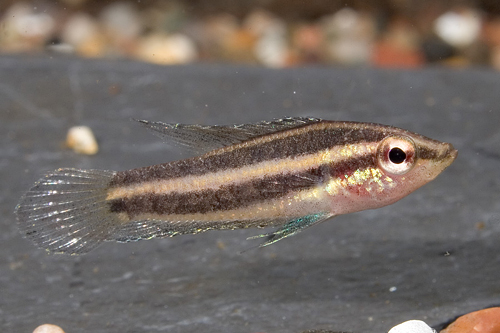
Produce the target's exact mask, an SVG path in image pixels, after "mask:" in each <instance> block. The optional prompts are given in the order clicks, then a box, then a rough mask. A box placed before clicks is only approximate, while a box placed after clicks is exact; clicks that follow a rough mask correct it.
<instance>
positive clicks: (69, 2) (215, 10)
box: [0, 0, 500, 69]
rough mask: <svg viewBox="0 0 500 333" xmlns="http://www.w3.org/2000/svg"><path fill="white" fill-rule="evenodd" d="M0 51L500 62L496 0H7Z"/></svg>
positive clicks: (201, 58) (377, 63) (291, 61)
mask: <svg viewBox="0 0 500 333" xmlns="http://www.w3.org/2000/svg"><path fill="white" fill-rule="evenodd" d="M0 52H1V53H4V54H5V53H42V52H55V53H69V54H77V55H79V56H82V57H90V58H127V59H137V60H141V61H145V62H151V63H156V64H185V63H193V62H216V63H226V62H230V63H240V64H252V65H258V66H266V67H274V68H280V67H290V66H303V65H310V64H318V65H337V66H338V65H340V66H359V65H362V66H374V67H399V68H415V67H421V66H425V65H429V64H432V65H435V64H439V65H446V66H455V67H464V66H487V67H491V68H494V69H500V3H499V2H498V1H497V0H476V1H473V0H469V1H467V0H460V1H459V0H455V1H446V0H377V1H362V0H346V1H337V0H328V1H325V0H307V1H304V0H254V1H250V0H237V1H236V0H234V1H228V0H210V1H202V0H184V1H180V0H178V1H160V0H116V1H112V0H108V1H102V0H60V1H47V0H46V1H43V0H32V1H29V0H24V1H15V0H4V1H1V4H0Z"/></svg>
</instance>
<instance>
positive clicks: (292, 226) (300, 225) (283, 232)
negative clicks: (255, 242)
mask: <svg viewBox="0 0 500 333" xmlns="http://www.w3.org/2000/svg"><path fill="white" fill-rule="evenodd" d="M333 216H334V215H333V214H329V213H323V214H313V215H306V216H303V217H300V218H297V219H294V220H291V221H289V222H287V223H286V224H285V225H283V226H282V227H281V228H279V229H278V230H276V231H274V232H271V233H267V234H262V235H257V236H253V237H249V238H247V239H257V238H264V237H267V240H266V241H265V242H264V243H262V244H260V245H259V247H264V246H268V245H271V244H274V243H276V242H277V241H279V240H282V239H283V238H286V237H290V236H293V235H295V234H297V233H299V232H301V231H302V230H304V229H306V228H309V227H310V226H312V225H315V224H318V223H320V222H323V221H325V220H327V219H329V218H331V217H333Z"/></svg>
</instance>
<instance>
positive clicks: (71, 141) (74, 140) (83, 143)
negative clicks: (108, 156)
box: [66, 126, 99, 155]
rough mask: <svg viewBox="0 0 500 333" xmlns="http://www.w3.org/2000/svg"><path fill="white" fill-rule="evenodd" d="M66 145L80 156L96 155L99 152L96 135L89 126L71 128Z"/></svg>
mask: <svg viewBox="0 0 500 333" xmlns="http://www.w3.org/2000/svg"><path fill="white" fill-rule="evenodd" d="M66 145H67V146H68V147H69V148H71V149H73V150H74V151H75V152H76V153H78V154H85V155H94V154H96V153H97V152H98V151H99V146H98V145H97V141H96V139H95V137H94V133H92V130H91V129H90V128H89V127H87V126H74V127H71V128H70V129H69V131H68V135H67V137H66Z"/></svg>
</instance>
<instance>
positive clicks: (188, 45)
mask: <svg viewBox="0 0 500 333" xmlns="http://www.w3.org/2000/svg"><path fill="white" fill-rule="evenodd" d="M136 56H137V57H138V58H139V59H141V60H144V61H147V62H151V63H155V64H160V65H173V64H186V63H189V62H193V61H195V60H196V58H197V57H198V53H197V50H196V46H195V45H194V43H193V42H192V41H191V39H189V38H188V37H187V36H185V35H183V34H180V33H176V34H172V35H167V34H163V33H156V34H152V35H149V36H147V37H145V38H144V39H143V40H141V42H140V45H139V48H138V49H137V51H136Z"/></svg>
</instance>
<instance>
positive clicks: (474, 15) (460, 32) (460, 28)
mask: <svg viewBox="0 0 500 333" xmlns="http://www.w3.org/2000/svg"><path fill="white" fill-rule="evenodd" d="M481 26H482V20H481V15H480V14H479V13H478V12H476V11H474V10H472V9H467V10H462V11H460V12H455V11H449V12H446V13H444V14H443V15H441V16H439V17H438V18H437V19H436V21H435V22H434V31H435V32H436V34H437V35H438V36H439V37H441V38H442V39H443V40H444V41H445V42H447V43H448V44H450V45H452V46H454V47H457V48H463V47H466V46H469V45H471V44H472V43H473V42H474V41H476V40H477V38H478V37H479V34H480V33H481Z"/></svg>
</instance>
